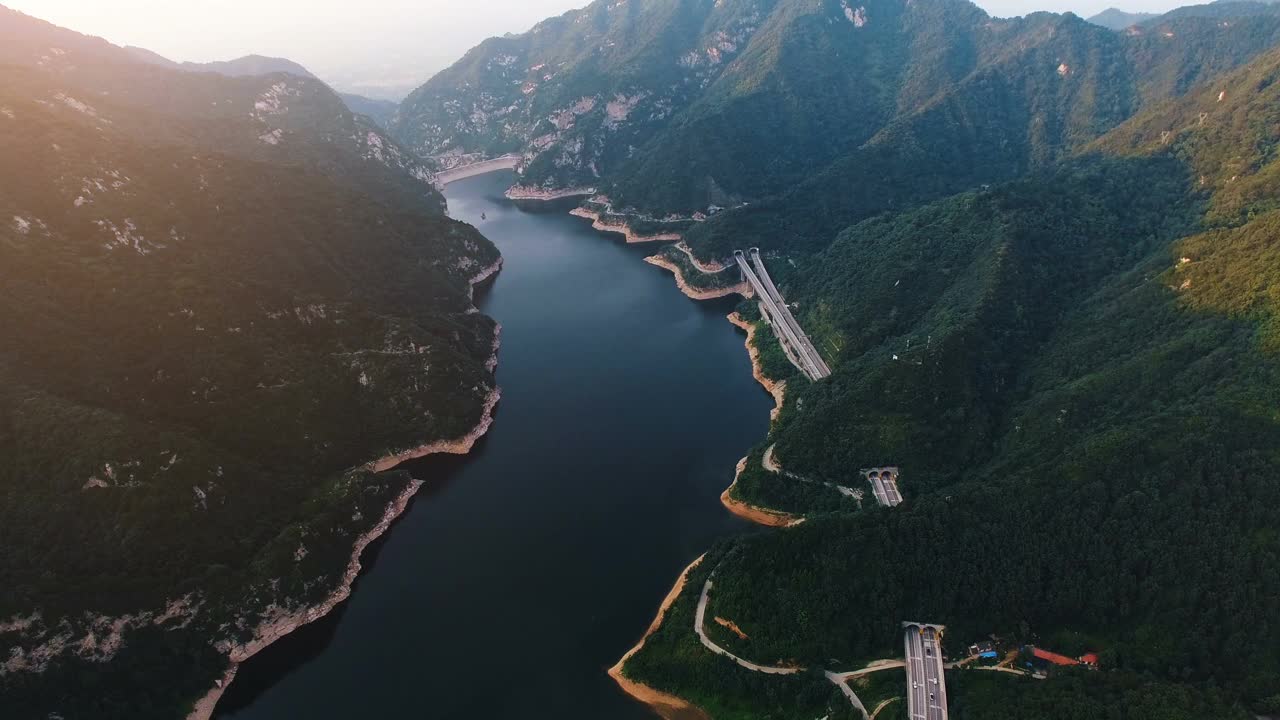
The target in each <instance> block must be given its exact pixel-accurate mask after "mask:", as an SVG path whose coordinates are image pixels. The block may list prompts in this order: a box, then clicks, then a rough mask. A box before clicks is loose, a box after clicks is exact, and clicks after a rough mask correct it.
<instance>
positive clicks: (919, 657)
mask: <svg viewBox="0 0 1280 720" xmlns="http://www.w3.org/2000/svg"><path fill="white" fill-rule="evenodd" d="M903 636H904V645H905V647H906V655H907V718H908V719H909V720H928V715H927V713H928V707H929V701H928V695H927V694H926V691H925V681H924V678H925V670H924V640H923V639H922V638H921V635H920V626H919V625H908V626H907V627H906V629H905V631H904V633H903Z"/></svg>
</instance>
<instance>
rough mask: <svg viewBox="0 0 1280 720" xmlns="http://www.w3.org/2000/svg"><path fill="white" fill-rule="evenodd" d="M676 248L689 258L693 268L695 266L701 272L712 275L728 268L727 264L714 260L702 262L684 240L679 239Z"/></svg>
mask: <svg viewBox="0 0 1280 720" xmlns="http://www.w3.org/2000/svg"><path fill="white" fill-rule="evenodd" d="M676 249H677V250H679V251H680V252H682V253H684V254H685V257H687V258H689V263H690V264H691V265H693V266H694V267H695V268H697V269H698V270H700V271H701V272H704V273H706V274H708V275H714V274H716V273H718V272H723V271H725V270H728V269H729V266H728V265H725V264H723V263H720V262H716V261H715V260H712V261H711V262H709V263H704V262H702V261H701V260H699V259H698V258H697V256H695V255H694V254H693V248H691V247H689V244H688V243H686V242H685V241H684V240H681V241H680V242H678V243H676Z"/></svg>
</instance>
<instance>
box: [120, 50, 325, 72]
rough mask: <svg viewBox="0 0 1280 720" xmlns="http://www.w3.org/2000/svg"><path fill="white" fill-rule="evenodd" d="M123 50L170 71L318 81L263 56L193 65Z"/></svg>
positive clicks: (297, 68)
mask: <svg viewBox="0 0 1280 720" xmlns="http://www.w3.org/2000/svg"><path fill="white" fill-rule="evenodd" d="M125 50H127V51H129V52H130V53H132V54H133V55H134V56H135V57H137V58H138V59H140V60H142V61H144V62H149V63H153V64H156V65H160V66H162V67H167V68H169V69H171V70H184V71H187V72H214V73H218V74H220V75H227V76H229V77H245V76H252V75H271V74H272V73H289V74H290V75H297V76H298V77H305V78H312V79H318V78H316V76H315V75H313V74H311V71H310V70H307V69H306V68H304V67H303V66H301V65H299V64H298V63H296V62H293V61H292V60H286V59H285V58H274V57H266V56H264V55H245V56H244V57H239V58H236V59H234V60H222V61H217V62H207V63H194V62H182V63H179V62H174V61H173V60H170V59H168V58H166V57H164V56H162V55H159V54H157V53H154V52H152V51H150V50H146V49H144V48H139V47H133V46H127V47H125Z"/></svg>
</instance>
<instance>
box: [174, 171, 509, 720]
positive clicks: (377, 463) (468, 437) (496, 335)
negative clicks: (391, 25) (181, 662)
mask: <svg viewBox="0 0 1280 720" xmlns="http://www.w3.org/2000/svg"><path fill="white" fill-rule="evenodd" d="M499 169H500V168H499ZM490 172H492V170H490ZM501 268H502V259H501V258H499V259H498V261H497V262H495V263H493V264H492V265H490V266H488V267H486V268H484V269H483V270H481V271H480V272H479V273H477V274H476V275H475V276H474V277H473V278H472V279H471V281H470V286H471V288H474V287H475V286H476V285H478V284H479V283H481V282H484V281H485V280H487V279H489V278H490V277H492V276H493V275H494V274H495V273H497V272H498V271H499V270H500V269H501ZM501 338H502V326H501V325H496V326H495V327H494V331H493V349H492V352H491V354H490V356H489V359H488V360H487V361H486V362H485V366H486V367H487V368H489V370H490V372H492V371H493V369H494V368H496V367H497V362H498V349H499V347H500V346H501ZM501 397H502V391H501V389H499V388H498V387H497V386H496V385H495V386H494V388H493V389H492V390H490V391H489V394H488V395H487V396H486V397H485V401H484V405H483V409H482V410H481V415H480V421H479V422H478V423H477V424H476V426H475V427H473V428H472V429H471V430H470V431H469V432H467V433H466V434H465V435H463V436H461V437H459V438H455V439H453V440H437V441H435V442H431V443H427V444H425V445H421V446H419V447H417V448H410V449H408V450H404V451H401V452H398V453H394V454H391V455H388V456H386V457H382V458H379V459H377V460H373V461H371V462H369V463H368V464H367V465H365V466H364V467H365V469H367V470H370V471H372V472H384V471H386V470H390V469H392V468H394V467H396V466H397V465H400V464H401V463H403V462H406V461H408V460H413V459H417V458H421V457H426V456H427V455H433V454H438V453H444V454H451V455H465V454H467V453H469V452H471V448H472V447H474V445H475V443H476V441H478V440H479V439H480V438H481V437H483V436H484V435H485V433H487V432H488V431H489V427H490V426H491V425H492V424H493V411H494V409H495V408H496V407H497V405H498V401H499V400H500V399H501ZM422 484H423V483H422V481H420V480H413V481H411V482H410V483H409V485H408V486H407V487H405V489H404V491H403V492H401V493H400V494H399V495H398V496H397V497H396V498H395V499H394V500H393V501H392V502H391V503H390V504H388V505H387V507H386V509H385V510H384V511H383V514H382V519H381V520H380V521H379V522H378V524H377V525H374V526H373V527H372V528H370V529H369V530H368V531H367V532H365V533H364V534H362V535H361V536H360V537H358V538H356V541H355V544H354V546H353V547H352V551H351V559H350V560H349V561H348V562H347V568H346V572H345V573H344V574H343V578H342V581H341V582H340V583H339V584H338V587H337V588H336V589H335V590H334V591H333V593H331V594H330V595H329V597H328V598H326V599H325V600H324V602H321V603H319V604H317V605H313V606H309V607H304V608H301V609H299V610H297V611H295V612H292V613H288V614H285V615H281V616H278V617H275V618H273V619H271V620H270V621H268V622H264V623H263V624H261V625H259V626H258V627H256V628H254V633H253V639H252V640H250V641H248V642H246V643H243V644H239V645H230V646H226V647H225V648H221V647H220V649H224V650H225V652H226V653H227V657H228V659H229V660H230V661H231V665H230V667H228V668H227V671H226V672H225V673H224V674H223V676H222V677H221V678H220V679H218V680H216V681H215V682H214V686H213V687H212V688H210V689H209V692H207V693H206V694H205V695H204V696H203V697H201V698H200V699H199V700H197V701H196V702H195V704H194V706H193V708H192V710H191V713H190V714H189V715H187V720H210V719H211V718H212V717H213V711H214V708H215V707H216V706H217V704H218V700H220V699H221V698H222V694H223V693H225V692H226V690H227V687H228V686H229V685H230V684H231V681H232V680H234V679H235V676H236V670H237V669H238V668H239V665H240V663H242V662H244V661H246V660H248V659H249V658H251V657H253V656H254V655H256V654H258V653H259V652H261V651H263V650H264V649H266V648H267V647H268V646H270V645H271V644H272V643H274V642H275V641H277V640H279V639H280V638H282V637H284V636H286V635H288V634H289V633H291V632H293V631H294V630H297V629H298V628H300V627H302V626H304V625H307V624H308V623H312V622H315V621H316V620H319V619H320V618H322V617H324V616H325V615H328V614H329V613H330V612H331V611H332V610H333V609H334V608H335V607H337V606H338V605H340V604H341V603H342V602H343V601H345V600H346V599H347V598H348V597H350V595H351V586H352V585H353V584H354V583H355V580H356V577H357V576H358V575H359V574H360V568H361V564H360V556H361V555H362V554H363V553H364V549H365V548H366V547H368V546H369V544H370V543H372V542H373V541H374V540H377V539H378V538H380V537H382V535H383V534H385V533H386V532H387V530H388V529H389V528H390V527H391V525H392V523H394V522H395V521H396V519H397V518H399V517H400V516H401V515H402V514H404V511H405V509H406V508H407V507H408V506H409V501H410V500H412V499H413V496H414V495H416V494H417V492H418V490H419V489H420V488H421V487H422Z"/></svg>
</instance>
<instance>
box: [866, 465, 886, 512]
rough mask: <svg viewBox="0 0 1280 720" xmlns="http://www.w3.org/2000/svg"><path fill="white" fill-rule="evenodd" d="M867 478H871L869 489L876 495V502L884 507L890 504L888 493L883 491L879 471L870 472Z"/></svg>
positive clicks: (882, 482)
mask: <svg viewBox="0 0 1280 720" xmlns="http://www.w3.org/2000/svg"><path fill="white" fill-rule="evenodd" d="M867 478H868V479H869V480H871V491H872V492H874V493H875V495H876V502H878V503H880V504H881V505H884V506H886V507H887V506H888V505H890V502H889V495H888V493H887V492H885V488H884V481H883V480H881V479H880V473H870V474H868V475H867Z"/></svg>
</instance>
